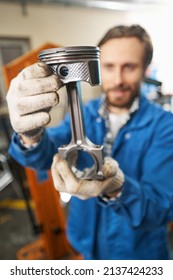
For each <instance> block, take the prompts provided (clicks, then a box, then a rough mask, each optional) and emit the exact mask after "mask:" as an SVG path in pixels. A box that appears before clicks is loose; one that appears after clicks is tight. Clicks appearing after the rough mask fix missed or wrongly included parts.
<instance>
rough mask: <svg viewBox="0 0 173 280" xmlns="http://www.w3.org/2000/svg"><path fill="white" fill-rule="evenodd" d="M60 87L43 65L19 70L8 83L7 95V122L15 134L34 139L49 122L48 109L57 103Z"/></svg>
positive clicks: (54, 77)
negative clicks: (35, 134)
mask: <svg viewBox="0 0 173 280" xmlns="http://www.w3.org/2000/svg"><path fill="white" fill-rule="evenodd" d="M61 86H62V84H61V81H60V80H59V78H58V76H56V75H53V74H52V71H51V69H50V67H49V66H48V65H45V64H44V63H42V62H38V63H35V64H33V65H31V66H28V67H26V68H25V69H24V70H22V71H21V72H20V73H19V74H18V76H17V77H16V78H14V79H13V80H12V81H11V84H10V88H9V91H8V93H7V104H8V109H9V115H10V121H11V124H12V127H13V129H14V130H15V131H16V132H17V133H21V134H24V135H27V136H28V137H29V135H30V132H31V136H34V135H33V134H34V131H35V132H36V133H38V131H39V130H40V129H41V128H42V127H44V126H45V125H47V124H48V123H49V122H50V114H49V111H50V109H51V108H52V107H53V106H55V105H56V104H58V102H59V96H58V94H57V90H58V89H59V88H60V87H61Z"/></svg>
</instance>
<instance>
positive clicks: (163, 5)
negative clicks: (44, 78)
mask: <svg viewBox="0 0 173 280" xmlns="http://www.w3.org/2000/svg"><path fill="white" fill-rule="evenodd" d="M172 14H173V3H172V1H171V0H148V1H147V0H117V1H116V0H114V1H113V0H112V1H111V0H110V1H106V0H105V1H99V0H94V1H87V0H74V1H73V0H36V1H34V0H18V1H17V0H16V1H15V0H11V1H10V0H6V1H3V0H0V259H1V260H9V259H46V258H47V259H64V258H66V259H76V258H80V256H78V255H76V254H75V253H74V252H73V250H72V249H71V247H70V246H69V244H68V242H67V240H66V237H65V226H66V215H68V199H70V198H68V197H62V196H61V197H60V196H59V194H58V193H56V192H55V190H54V188H53V185H52V182H51V178H50V174H47V177H45V179H44V180H43V179H42V180H41V181H40V180H39V178H37V174H35V173H34V172H33V171H32V170H28V169H23V168H22V167H21V166H19V165H18V164H17V163H16V162H14V161H13V160H12V159H11V158H9V156H8V153H7V151H8V146H9V143H10V138H11V135H12V132H13V131H12V128H11V125H10V122H9V115H8V110H7V107H6V98H5V96H6V92H7V89H8V86H9V83H10V80H11V79H12V78H13V77H14V76H15V75H16V74H17V73H18V72H19V71H20V70H21V69H22V68H23V67H25V66H26V65H29V64H31V63H33V62H34V61H36V60H37V54H38V51H39V50H42V49H45V48H50V47H58V46H75V45H87V46H88V45H92V46H95V45H96V44H97V42H98V41H99V39H100V38H101V36H102V34H103V33H104V32H106V31H107V29H109V28H110V27H112V26H114V25H117V24H135V23H137V24H141V25H142V26H143V27H144V28H146V29H147V30H148V32H149V33H150V35H151V38H152V40H153V44H154V58H153V62H152V65H151V66H150V68H149V69H148V71H147V76H146V79H145V82H144V84H143V93H144V94H145V91H146V89H147V91H148V89H150V90H149V94H148V98H150V99H152V100H154V102H158V103H160V104H161V105H162V106H163V107H164V108H165V110H169V111H171V112H173V101H172V100H173V99H172V96H173V79H172V62H173V52H172V50H173V40H172V26H173V17H172ZM82 93H83V94H82V98H83V101H84V102H86V101H87V100H89V99H90V98H91V97H93V96H97V95H98V94H99V93H100V88H99V87H95V88H93V87H92V88H90V85H88V84H86V83H84V84H82ZM60 96H61V103H60V104H59V105H58V106H59V108H58V110H57V107H56V108H54V109H53V111H52V121H51V123H50V126H51V125H54V124H56V123H58V122H59V121H60V120H61V119H62V117H63V116H64V114H65V113H66V111H67V102H66V95H65V93H64V90H63V89H62V90H61V91H60ZM50 186H51V187H50ZM43 189H44V191H43ZM168 233H169V236H170V244H171V246H172V248H173V226H172V225H170V228H169V229H168Z"/></svg>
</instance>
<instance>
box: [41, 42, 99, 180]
mask: <svg viewBox="0 0 173 280" xmlns="http://www.w3.org/2000/svg"><path fill="white" fill-rule="evenodd" d="M38 58H39V60H40V61H42V62H44V63H45V64H48V65H49V66H50V67H51V68H52V70H53V73H54V74H55V75H58V77H59V78H60V80H61V81H62V83H63V84H65V85H66V90H67V97H68V105H69V111H70V122H71V135H72V136H71V141H70V143H69V144H68V145H63V146H61V147H59V148H58V154H59V156H60V157H61V158H64V159H67V160H68V159H69V158H70V154H72V153H73V152H74V151H76V150H77V151H79V150H81V151H84V152H86V153H88V154H89V155H90V156H91V157H92V159H93V162H94V165H93V167H92V168H91V169H88V172H81V174H82V175H81V177H82V178H84V179H102V178H103V174H102V165H103V146H100V145H95V144H94V143H93V142H91V141H90V140H89V139H88V137H87V136H86V135H85V129H84V118H83V105H82V98H81V89H80V87H79V82H80V81H85V82H88V83H89V84H90V85H91V86H97V85H100V83H101V80H100V50H99V48H98V47H92V46H73V47H64V48H53V49H47V50H43V51H41V52H40V53H39V55H38ZM72 170H75V168H74V166H73V169H72ZM91 170H92V171H91Z"/></svg>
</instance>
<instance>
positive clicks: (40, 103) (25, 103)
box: [16, 92, 59, 116]
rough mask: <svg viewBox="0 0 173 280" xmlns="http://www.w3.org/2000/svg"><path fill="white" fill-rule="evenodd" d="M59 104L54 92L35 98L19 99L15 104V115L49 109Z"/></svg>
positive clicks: (57, 96)
mask: <svg viewBox="0 0 173 280" xmlns="http://www.w3.org/2000/svg"><path fill="white" fill-rule="evenodd" d="M58 102H59V95H58V94H57V93H56V92H50V93H45V94H38V95H36V96H27V97H21V98H19V100H18V103H17V104H16V109H17V113H18V114H19V115H20V116H23V115H27V114H29V113H33V112H37V111H40V110H43V109H47V108H51V107H53V106H55V105H57V104H58Z"/></svg>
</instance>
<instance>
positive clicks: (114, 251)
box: [9, 96, 173, 260]
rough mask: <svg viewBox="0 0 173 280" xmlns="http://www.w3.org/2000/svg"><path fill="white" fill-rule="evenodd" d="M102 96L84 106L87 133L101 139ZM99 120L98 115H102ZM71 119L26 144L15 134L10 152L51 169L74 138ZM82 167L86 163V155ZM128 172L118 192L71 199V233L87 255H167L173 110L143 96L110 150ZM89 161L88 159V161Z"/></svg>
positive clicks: (172, 209) (172, 210) (172, 200)
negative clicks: (105, 197)
mask: <svg viewBox="0 0 173 280" xmlns="http://www.w3.org/2000/svg"><path fill="white" fill-rule="evenodd" d="M99 106H100V98H98V99H95V100H92V101H90V102H88V103H87V104H86V105H85V106H84V120H85V126H86V134H87V137H88V138H89V139H90V140H91V141H92V142H94V143H95V144H98V145H102V144H103V141H104V136H105V134H106V127H105V121H104V120H103V119H100V116H99V114H98V110H99ZM98 120H99V121H98ZM70 131H71V130H70V119H69V116H67V117H66V118H65V120H64V121H62V123H61V124H60V125H59V126H57V127H54V128H48V129H45V131H44V135H43V138H42V140H41V141H40V143H39V144H38V145H37V146H36V147H34V148H32V149H29V150H28V149H26V148H24V147H22V145H21V144H20V141H19V138H18V136H17V134H14V136H13V139H12V142H11V145H10V148H9V153H10V154H11V155H12V157H14V158H15V159H16V160H17V161H18V162H19V163H20V164H21V165H23V166H30V167H32V168H36V169H37V171H38V174H42V173H43V171H44V170H45V171H46V170H47V169H50V167H51V163H52V158H53V155H54V154H55V153H56V152H57V148H58V147H59V146H60V145H62V144H68V143H69V142H70V139H71V134H70ZM85 156H86V155H85V154H83V158H82V159H81V161H80V167H81V168H83V167H84V161H88V158H86V159H85V158H84V157H85ZM111 156H112V157H113V158H114V159H115V160H117V161H118V163H119V166H120V168H121V169H122V170H123V172H124V174H125V182H124V185H123V191H122V194H121V195H120V197H118V198H117V199H116V200H115V201H110V202H105V201H103V200H102V199H101V197H96V198H91V199H88V200H80V199H78V198H75V197H73V198H72V199H71V201H70V210H69V216H68V226H67V236H68V239H69V241H70V242H71V244H72V246H73V247H74V248H75V249H76V250H78V251H79V252H80V253H81V254H83V256H84V258H85V259H120V260H121V259H158V260H159V259H168V258H169V246H168V232H167V231H168V227H167V225H168V223H169V222H171V221H173V114H172V113H170V112H165V111H164V110H163V109H162V108H161V107H160V106H159V105H155V104H152V103H150V102H149V101H148V100H147V99H146V98H145V97H142V96H141V97H140V100H139V109H138V110H137V111H136V112H134V113H133V114H132V116H131V118H130V120H129V121H128V122H127V123H126V124H125V125H124V126H123V127H122V128H121V129H120V131H119V133H118V135H117V137H116V139H115V141H114V143H113V145H112V155H111ZM88 165H89V162H88Z"/></svg>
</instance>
